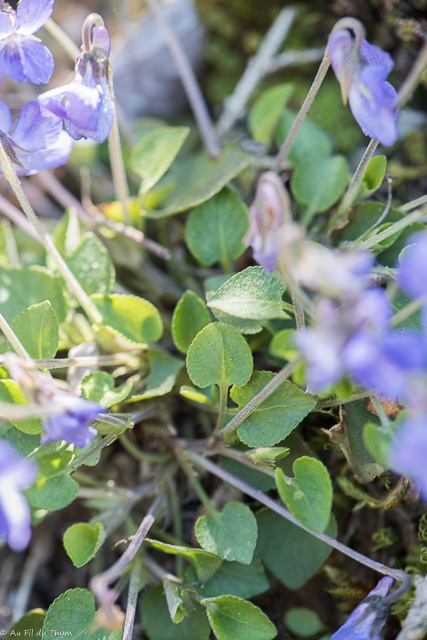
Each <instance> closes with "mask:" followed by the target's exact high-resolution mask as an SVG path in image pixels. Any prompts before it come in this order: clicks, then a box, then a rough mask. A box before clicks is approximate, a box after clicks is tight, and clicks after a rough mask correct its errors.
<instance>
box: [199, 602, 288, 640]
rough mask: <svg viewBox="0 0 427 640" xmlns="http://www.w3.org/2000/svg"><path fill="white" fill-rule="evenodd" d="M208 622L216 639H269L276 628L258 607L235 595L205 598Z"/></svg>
mask: <svg viewBox="0 0 427 640" xmlns="http://www.w3.org/2000/svg"><path fill="white" fill-rule="evenodd" d="M201 604H202V605H203V606H205V607H206V609H207V612H208V618H209V622H210V624H211V627H212V630H213V632H214V633H215V635H216V637H217V638H218V640H242V638H244V639H245V640H271V639H272V638H275V637H276V635H277V629H276V627H275V626H274V624H273V623H272V622H271V621H270V620H269V619H268V618H267V616H266V615H265V613H263V612H262V611H261V609H260V608H259V607H256V606H255V605H254V604H252V603H251V602H248V601H247V600H243V599H242V598H238V597H237V596H217V597H216V598H205V599H204V600H202V602H201Z"/></svg>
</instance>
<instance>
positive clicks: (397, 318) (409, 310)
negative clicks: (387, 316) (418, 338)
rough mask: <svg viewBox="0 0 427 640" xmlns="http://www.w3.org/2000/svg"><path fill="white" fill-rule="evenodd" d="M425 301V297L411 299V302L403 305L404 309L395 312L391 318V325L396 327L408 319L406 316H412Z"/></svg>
mask: <svg viewBox="0 0 427 640" xmlns="http://www.w3.org/2000/svg"><path fill="white" fill-rule="evenodd" d="M425 302H426V300H425V298H424V297H421V298H417V299H416V300H411V302H409V303H408V304H407V305H406V306H405V307H403V309H401V310H400V311H398V312H397V313H395V314H394V316H393V317H392V319H391V326H392V327H396V326H397V325H398V324H400V323H401V322H403V321H404V320H406V318H410V317H411V316H412V315H413V314H414V313H416V312H417V311H419V310H420V309H421V307H422V306H423V305H424V304H425Z"/></svg>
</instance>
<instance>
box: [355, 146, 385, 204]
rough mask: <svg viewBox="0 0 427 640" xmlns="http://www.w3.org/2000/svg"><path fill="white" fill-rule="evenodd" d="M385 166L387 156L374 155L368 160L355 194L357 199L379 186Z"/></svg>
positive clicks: (366, 195) (368, 194) (369, 193)
mask: <svg viewBox="0 0 427 640" xmlns="http://www.w3.org/2000/svg"><path fill="white" fill-rule="evenodd" d="M386 168H387V158H386V157H385V156H375V158H371V159H370V160H369V163H368V166H367V167H366V171H365V174H364V176H363V178H362V182H361V184H360V188H359V193H358V194H357V198H358V199H361V198H367V197H368V196H370V195H371V194H373V193H375V191H377V190H378V189H379V188H380V186H381V184H382V182H383V180H384V176H385V171H386Z"/></svg>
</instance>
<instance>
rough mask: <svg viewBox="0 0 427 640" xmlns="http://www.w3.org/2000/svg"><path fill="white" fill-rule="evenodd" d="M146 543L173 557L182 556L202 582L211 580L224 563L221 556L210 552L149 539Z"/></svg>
mask: <svg viewBox="0 0 427 640" xmlns="http://www.w3.org/2000/svg"><path fill="white" fill-rule="evenodd" d="M146 542H147V543H148V544H150V545H151V546H152V547H154V549H159V551H164V552H165V553H171V554H172V555H177V556H182V557H183V558H185V559H186V560H188V561H189V562H191V564H192V565H193V567H194V569H195V571H196V574H197V578H198V579H199V580H200V582H206V581H207V580H209V578H211V577H212V576H213V575H214V573H215V572H216V571H218V569H219V568H220V566H221V565H222V562H223V560H222V558H220V557H219V556H217V555H214V554H213V553H210V552H209V551H203V550H202V549H192V548H191V547H179V546H177V545H174V544H167V543H166V542H159V541H158V540H150V539H149V538H146Z"/></svg>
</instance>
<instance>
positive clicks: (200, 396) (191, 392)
mask: <svg viewBox="0 0 427 640" xmlns="http://www.w3.org/2000/svg"><path fill="white" fill-rule="evenodd" d="M209 391H210V389H208V390H207V391H200V389H196V387H192V386H191V385H190V384H184V385H182V387H180V389H179V393H180V395H181V396H183V397H184V398H187V400H191V401H192V402H198V403H199V404H204V405H208V406H210V407H213V406H214V405H215V403H214V402H213V400H212V398H211V395H212V394H210V393H209Z"/></svg>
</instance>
